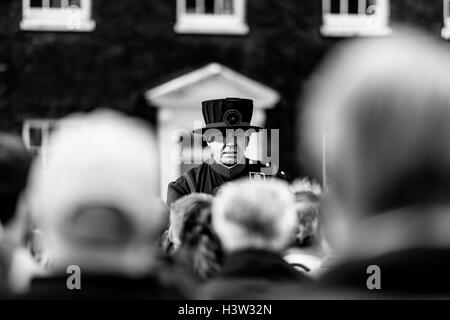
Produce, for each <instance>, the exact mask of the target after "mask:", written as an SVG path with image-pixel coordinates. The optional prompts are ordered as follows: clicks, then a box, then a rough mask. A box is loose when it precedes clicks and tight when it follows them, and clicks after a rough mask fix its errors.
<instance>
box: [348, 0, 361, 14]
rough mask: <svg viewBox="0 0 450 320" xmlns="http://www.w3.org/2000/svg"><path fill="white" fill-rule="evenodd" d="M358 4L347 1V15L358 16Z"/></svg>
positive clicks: (354, 1) (353, 0)
mask: <svg viewBox="0 0 450 320" xmlns="http://www.w3.org/2000/svg"><path fill="white" fill-rule="evenodd" d="M358 2H359V0H348V13H351V14H358V12H359V11H358Z"/></svg>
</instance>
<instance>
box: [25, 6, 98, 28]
mask: <svg viewBox="0 0 450 320" xmlns="http://www.w3.org/2000/svg"><path fill="white" fill-rule="evenodd" d="M42 1H43V8H32V7H30V0H22V21H21V22H20V28H21V29H22V30H31V31H69V32H89V31H92V30H94V29H95V21H94V20H93V19H92V1H91V0H80V4H81V8H80V7H76V6H72V7H68V4H69V0H61V2H62V8H50V7H49V6H50V5H49V3H50V0H42Z"/></svg>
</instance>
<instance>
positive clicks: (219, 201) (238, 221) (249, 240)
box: [212, 180, 297, 252]
mask: <svg viewBox="0 0 450 320" xmlns="http://www.w3.org/2000/svg"><path fill="white" fill-rule="evenodd" d="M212 225H213V228H214V230H216V233H217V235H218V237H219V239H220V241H221V243H222V246H223V248H224V250H225V251H227V252H233V251H237V250H245V249H264V250H269V251H273V252H281V251H282V250H283V249H285V247H286V246H287V245H288V244H289V243H290V241H292V239H293V237H294V234H295V229H296V227H297V215H296V212H295V206H294V195H293V194H292V193H291V192H290V190H289V187H288V184H287V183H285V182H283V181H279V180H270V181H267V182H263V181H250V180H240V181H236V182H230V183H227V184H225V185H224V186H223V187H222V188H221V189H220V190H219V192H218V194H217V196H216V198H215V199H214V201H213V207H212Z"/></svg>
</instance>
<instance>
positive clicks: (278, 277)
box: [198, 249, 312, 300]
mask: <svg viewBox="0 0 450 320" xmlns="http://www.w3.org/2000/svg"><path fill="white" fill-rule="evenodd" d="M310 285H312V280H311V279H310V278H308V277H307V276H306V275H305V274H303V273H301V272H299V271H297V270H296V269H295V268H293V267H292V266H290V265H289V264H288V263H287V262H286V261H284V260H283V258H282V257H281V256H280V255H279V254H277V253H273V252H270V251H266V250H254V249H252V250H243V251H238V252H235V253H232V254H230V255H229V256H228V257H226V260H225V264H224V266H223V269H222V272H221V274H220V276H219V277H218V278H216V279H214V280H212V281H210V282H209V283H208V284H206V285H205V286H204V287H203V288H202V289H201V291H200V294H199V296H198V298H200V299H215V300H216V299H225V300H227V299H233V300H241V299H277V292H279V291H283V290H284V289H291V290H299V291H302V290H307V288H308V287H309V286H310ZM294 288H295V289H294Z"/></svg>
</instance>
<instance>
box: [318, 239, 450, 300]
mask: <svg viewBox="0 0 450 320" xmlns="http://www.w3.org/2000/svg"><path fill="white" fill-rule="evenodd" d="M371 265H376V266H378V267H379V268H380V284H381V289H380V290H377V289H372V290H369V289H368V288H367V279H368V278H369V277H370V276H371V275H373V274H374V272H373V271H370V270H369V272H368V270H367V268H368V267H369V266H371ZM449 270H450V249H448V248H446V249H444V248H411V249H404V250H399V251H394V252H389V253H384V254H382V255H380V256H377V257H372V258H366V259H358V260H356V259H355V260H348V261H346V262H343V263H340V264H338V265H336V267H334V268H330V269H329V271H327V272H326V273H325V274H323V276H322V277H321V278H320V279H319V280H318V286H319V287H320V288H321V292H322V294H323V295H322V296H320V295H319V296H318V297H319V298H320V297H327V298H333V299H334V298H338V299H341V298H350V299H354V298H362V299H372V298H373V299H380V298H382V299H385V298H388V299H389V298H450V271H449Z"/></svg>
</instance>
